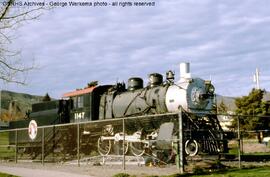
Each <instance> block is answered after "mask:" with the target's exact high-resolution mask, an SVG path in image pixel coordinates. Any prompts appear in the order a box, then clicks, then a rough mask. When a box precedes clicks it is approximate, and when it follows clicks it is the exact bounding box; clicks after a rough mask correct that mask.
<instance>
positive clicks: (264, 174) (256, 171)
mask: <svg viewBox="0 0 270 177" xmlns="http://www.w3.org/2000/svg"><path fill="white" fill-rule="evenodd" d="M191 176H192V177H270V167H260V168H252V169H241V170H238V169H235V170H228V171H225V172H217V173H212V174H207V175H191Z"/></svg>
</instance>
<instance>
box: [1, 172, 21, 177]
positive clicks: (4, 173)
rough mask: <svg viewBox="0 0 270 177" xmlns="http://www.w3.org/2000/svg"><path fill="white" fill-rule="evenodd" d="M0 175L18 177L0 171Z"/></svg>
mask: <svg viewBox="0 0 270 177" xmlns="http://www.w3.org/2000/svg"><path fill="white" fill-rule="evenodd" d="M0 177H18V176H14V175H10V174H6V173H1V172H0Z"/></svg>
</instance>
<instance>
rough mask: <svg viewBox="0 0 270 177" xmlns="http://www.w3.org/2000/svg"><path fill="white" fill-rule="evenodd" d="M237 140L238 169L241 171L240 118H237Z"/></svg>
mask: <svg viewBox="0 0 270 177" xmlns="http://www.w3.org/2000/svg"><path fill="white" fill-rule="evenodd" d="M237 129H238V130H237V132H238V133H237V140H238V168H240V169H241V135H240V118H239V116H238V117H237Z"/></svg>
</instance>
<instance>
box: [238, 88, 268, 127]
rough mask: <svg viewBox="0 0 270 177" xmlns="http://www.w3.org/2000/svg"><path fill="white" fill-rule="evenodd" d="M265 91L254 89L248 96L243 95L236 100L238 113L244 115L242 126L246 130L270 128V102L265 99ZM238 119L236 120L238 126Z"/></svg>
mask: <svg viewBox="0 0 270 177" xmlns="http://www.w3.org/2000/svg"><path fill="white" fill-rule="evenodd" d="M264 93H265V91H263V90H260V89H252V91H251V92H250V93H249V95H248V96H243V97H241V98H237V99H236V100H235V104H236V106H237V109H236V114H238V115H244V116H243V117H241V119H240V124H241V128H243V129H244V130H262V129H269V121H268V118H266V117H263V116H267V115H270V109H269V102H265V101H263V100H262V99H263V95H264ZM236 123H237V120H234V123H233V124H234V125H235V126H236Z"/></svg>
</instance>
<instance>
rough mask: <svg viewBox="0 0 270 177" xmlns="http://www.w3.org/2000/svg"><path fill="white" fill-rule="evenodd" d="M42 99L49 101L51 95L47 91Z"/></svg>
mask: <svg viewBox="0 0 270 177" xmlns="http://www.w3.org/2000/svg"><path fill="white" fill-rule="evenodd" d="M42 101H43V102H46V101H51V97H50V96H49V94H48V93H46V95H45V96H44V97H43V99H42Z"/></svg>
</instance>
